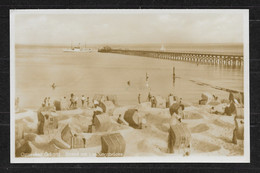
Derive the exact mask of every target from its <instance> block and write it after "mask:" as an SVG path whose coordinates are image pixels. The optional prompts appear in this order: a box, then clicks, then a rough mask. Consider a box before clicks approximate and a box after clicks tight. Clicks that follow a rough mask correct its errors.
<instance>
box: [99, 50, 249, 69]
mask: <svg viewBox="0 0 260 173" xmlns="http://www.w3.org/2000/svg"><path fill="white" fill-rule="evenodd" d="M99 52H102V53H117V54H124V55H134V56H144V57H151V58H158V59H166V60H174V61H186V62H193V63H197V64H211V65H224V66H237V67H240V66H243V61H244V58H243V56H241V55H222V54H206V53H179V52H168V51H167V52H166V51H147V50H127V49H111V48H106V49H100V50H99Z"/></svg>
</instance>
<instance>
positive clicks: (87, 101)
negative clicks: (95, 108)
mask: <svg viewBox="0 0 260 173" xmlns="http://www.w3.org/2000/svg"><path fill="white" fill-rule="evenodd" d="M86 102H87V106H89V97H87V101H86Z"/></svg>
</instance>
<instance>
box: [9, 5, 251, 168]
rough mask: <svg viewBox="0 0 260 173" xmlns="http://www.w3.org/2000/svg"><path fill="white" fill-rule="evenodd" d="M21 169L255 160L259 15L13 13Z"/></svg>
mask: <svg viewBox="0 0 260 173" xmlns="http://www.w3.org/2000/svg"><path fill="white" fill-rule="evenodd" d="M10 69H11V71H10V81H11V85H10V86H11V96H10V98H11V100H10V107H11V110H10V111H11V114H10V124H11V125H10V134H11V136H10V139H11V141H10V144H11V146H10V149H11V156H10V158H11V163H94V162H105V163H112V162H140V163H141V162H172V163H177V162H182V163H188V162H195V163H200V162H202V163H203V162H204V163H205V162H216V163H218V162H228V163H236V162H241V163H242V162H247V163H248V162H250V138H249V137H250V135H249V134H250V133H249V126H250V125H249V115H250V112H249V107H250V106H249V11H248V10H228V9H227V10H174V9H171V10H163V9H160V10H152V9H149V10H141V9H139V10H10Z"/></svg>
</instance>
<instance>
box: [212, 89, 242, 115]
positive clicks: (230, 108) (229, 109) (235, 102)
mask: <svg viewBox="0 0 260 173" xmlns="http://www.w3.org/2000/svg"><path fill="white" fill-rule="evenodd" d="M242 104H243V103H242V99H241V100H239V99H236V98H235V97H234V94H233V93H232V92H230V93H229V98H228V101H227V105H226V106H225V107H223V111H218V110H215V108H214V107H211V113H214V114H219V115H228V116H231V115H232V114H235V113H236V107H237V106H239V105H242Z"/></svg>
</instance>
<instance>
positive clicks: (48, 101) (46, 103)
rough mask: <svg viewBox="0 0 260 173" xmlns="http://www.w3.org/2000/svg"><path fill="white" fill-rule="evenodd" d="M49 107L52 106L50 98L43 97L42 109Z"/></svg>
mask: <svg viewBox="0 0 260 173" xmlns="http://www.w3.org/2000/svg"><path fill="white" fill-rule="evenodd" d="M51 105H52V102H51V98H50V97H45V98H44V99H43V102H42V107H47V106H51Z"/></svg>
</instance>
